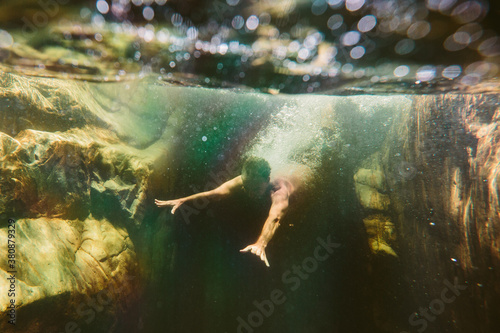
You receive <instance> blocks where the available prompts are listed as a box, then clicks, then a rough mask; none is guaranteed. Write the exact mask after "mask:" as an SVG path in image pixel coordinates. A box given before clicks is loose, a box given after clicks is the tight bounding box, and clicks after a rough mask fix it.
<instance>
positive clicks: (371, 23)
mask: <svg viewBox="0 0 500 333" xmlns="http://www.w3.org/2000/svg"><path fill="white" fill-rule="evenodd" d="M376 24H377V18H376V17H375V16H373V15H366V16H364V17H362V18H361V20H359V22H358V30H359V31H361V32H368V31H370V30H372V29H373V28H375V25H376Z"/></svg>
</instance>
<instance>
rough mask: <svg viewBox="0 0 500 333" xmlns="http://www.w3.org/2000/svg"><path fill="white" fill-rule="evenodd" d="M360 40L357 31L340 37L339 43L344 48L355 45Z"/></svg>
mask: <svg viewBox="0 0 500 333" xmlns="http://www.w3.org/2000/svg"><path fill="white" fill-rule="evenodd" d="M360 39H361V34H360V33H359V32H357V31H349V32H346V33H345V34H343V35H342V37H341V41H342V44H343V45H345V46H352V45H354V44H357V43H358V42H359V40H360Z"/></svg>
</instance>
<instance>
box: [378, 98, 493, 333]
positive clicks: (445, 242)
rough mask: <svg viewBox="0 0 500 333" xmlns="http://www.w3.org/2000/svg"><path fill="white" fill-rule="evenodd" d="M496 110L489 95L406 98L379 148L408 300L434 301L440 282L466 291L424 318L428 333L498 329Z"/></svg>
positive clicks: (441, 286)
mask: <svg viewBox="0 0 500 333" xmlns="http://www.w3.org/2000/svg"><path fill="white" fill-rule="evenodd" d="M499 112H500V111H499V108H498V95H496V94H490V95H488V94H482V95H460V94H457V95H427V96H426V95H424V96H415V97H414V98H413V107H412V109H411V110H410V111H408V112H406V111H405V112H401V113H400V114H399V115H398V116H397V119H395V121H394V126H393V128H392V129H391V131H390V133H389V135H388V136H387V141H386V143H385V145H384V147H383V148H382V150H381V156H382V158H381V166H382V169H383V170H384V173H385V174H386V177H387V178H386V179H387V185H388V188H389V189H390V191H389V192H388V193H389V196H390V200H391V207H393V208H394V211H393V213H392V216H393V217H394V219H393V222H394V225H395V228H396V230H398V237H397V244H398V255H399V258H400V260H401V261H402V262H405V265H404V272H403V274H404V275H405V276H406V279H407V280H408V281H413V282H414V283H413V284H412V288H410V293H411V297H412V298H413V300H414V302H415V304H416V305H423V304H428V303H429V298H431V299H432V298H434V297H436V298H437V297H439V295H440V292H441V291H442V290H443V279H447V280H448V281H454V279H458V283H460V284H461V285H465V286H466V287H467V289H466V290H465V291H464V292H463V294H464V295H463V296H460V298H459V297H457V299H456V301H455V302H453V303H452V304H450V305H449V307H450V310H448V304H447V305H446V306H447V310H446V311H445V312H443V314H441V315H440V317H439V320H438V321H436V322H433V326H434V327H435V329H436V331H446V330H449V331H453V332H471V331H474V332H493V331H496V330H497V329H496V328H497V327H498V325H499V324H500V322H499V321H498V319H495V318H497V317H496V313H497V312H498V299H499V297H500V293H499V290H500V282H499V281H500V275H499V272H498V271H497V270H495V269H494V268H495V267H498V266H499V265H500V246H499V244H500V243H499V241H498V240H499V239H500V234H499V232H498V230H500V229H499V225H500V215H499V214H498V212H499V210H500V206H499V202H500V201H499V197H500V196H499V194H500V188H499V186H498V184H499V180H500V163H499V161H500V145H499V144H498V143H499V142H500V123H499V117H498V116H499ZM403 157H404V158H403ZM417 170H418V172H417ZM436 277H439V278H436ZM424 295H425V296H424ZM427 295H429V296H427ZM409 315H410V314H409Z"/></svg>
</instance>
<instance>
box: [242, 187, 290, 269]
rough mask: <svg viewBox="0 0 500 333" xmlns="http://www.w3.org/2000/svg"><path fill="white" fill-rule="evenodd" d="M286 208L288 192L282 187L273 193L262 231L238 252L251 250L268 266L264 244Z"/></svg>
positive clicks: (273, 231) (267, 241) (271, 236)
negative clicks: (252, 242) (253, 241)
mask: <svg viewBox="0 0 500 333" xmlns="http://www.w3.org/2000/svg"><path fill="white" fill-rule="evenodd" d="M287 209H288V192H287V191H286V190H285V189H282V190H280V191H277V192H276V193H274V195H273V203H272V205H271V209H270V210H269V216H268V217H267V219H266V222H265V223H264V227H263V228H262V232H261V233H260V236H259V238H258V239H257V242H255V243H254V244H251V245H248V246H247V247H245V248H244V249H242V250H240V252H248V251H250V252H252V253H253V254H255V255H256V256H258V257H260V259H261V260H262V261H263V262H264V263H265V264H266V266H267V267H269V266H270V265H269V261H268V260H267V256H266V246H267V244H268V243H269V242H270V241H271V239H272V238H273V236H274V233H275V232H276V230H277V229H278V227H279V225H280V221H281V219H282V218H283V216H285V213H286V211H287Z"/></svg>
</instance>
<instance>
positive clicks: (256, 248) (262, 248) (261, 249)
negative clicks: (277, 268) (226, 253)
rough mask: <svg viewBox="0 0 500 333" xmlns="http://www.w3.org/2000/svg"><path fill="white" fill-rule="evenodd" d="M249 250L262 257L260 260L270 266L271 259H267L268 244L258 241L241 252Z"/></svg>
mask: <svg viewBox="0 0 500 333" xmlns="http://www.w3.org/2000/svg"><path fill="white" fill-rule="evenodd" d="M248 251H250V252H252V253H253V254H255V255H256V256H257V257H260V260H262V261H263V262H265V263H266V266H267V267H269V261H267V257H266V245H264V244H262V243H259V242H257V243H255V244H252V245H248V246H247V247H245V248H244V249H242V250H240V252H248Z"/></svg>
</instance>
